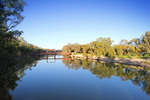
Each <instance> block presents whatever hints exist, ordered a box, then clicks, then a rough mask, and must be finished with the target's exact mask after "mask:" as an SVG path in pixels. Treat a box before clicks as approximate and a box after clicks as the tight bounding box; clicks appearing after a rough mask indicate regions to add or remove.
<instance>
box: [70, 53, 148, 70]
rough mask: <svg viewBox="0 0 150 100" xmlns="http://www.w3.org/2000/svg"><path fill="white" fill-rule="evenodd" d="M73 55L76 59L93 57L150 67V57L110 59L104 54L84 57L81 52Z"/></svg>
mask: <svg viewBox="0 0 150 100" xmlns="http://www.w3.org/2000/svg"><path fill="white" fill-rule="evenodd" d="M71 56H72V57H74V58H75V59H91V60H100V61H105V62H111V63H119V64H126V65H135V66H144V67H150V59H137V58H119V57H116V58H114V59H110V58H109V57H104V56H101V57H100V58H98V57H96V56H88V57H84V56H83V55H81V54H80V55H79V54H75V55H71Z"/></svg>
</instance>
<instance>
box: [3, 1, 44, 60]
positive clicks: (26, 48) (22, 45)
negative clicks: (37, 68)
mask: <svg viewBox="0 0 150 100" xmlns="http://www.w3.org/2000/svg"><path fill="white" fill-rule="evenodd" d="M25 6H26V2H25V1H23V0H0V61H3V60H4V59H8V60H11V59H13V58H15V57H16V56H31V55H33V54H34V53H37V52H39V51H41V50H43V49H42V48H39V47H37V46H35V45H33V44H29V43H27V42H26V41H25V40H24V38H23V37H21V34H22V33H23V32H22V31H19V30H14V28H15V27H16V26H17V25H18V24H20V23H21V22H22V20H23V19H24V16H23V15H21V13H22V12H23V11H24V7H25Z"/></svg>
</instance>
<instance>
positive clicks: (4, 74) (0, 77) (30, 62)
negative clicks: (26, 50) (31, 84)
mask: <svg viewBox="0 0 150 100" xmlns="http://www.w3.org/2000/svg"><path fill="white" fill-rule="evenodd" d="M38 59H40V56H32V57H27V56H26V57H25V56H24V57H23V56H21V57H17V58H14V59H12V60H11V61H8V60H6V59H3V60H1V61H0V100H11V99H12V97H11V95H10V94H9V90H10V89H11V90H14V89H15V88H16V87H17V86H18V84H17V81H21V80H20V79H21V78H23V76H24V75H25V74H24V71H25V70H28V69H29V70H31V69H32V67H34V66H36V64H37V62H38Z"/></svg>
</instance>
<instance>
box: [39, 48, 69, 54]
mask: <svg viewBox="0 0 150 100" xmlns="http://www.w3.org/2000/svg"><path fill="white" fill-rule="evenodd" d="M49 51H50V52H49ZM40 54H41V55H42V54H45V55H49V54H50V55H58V54H60V55H71V54H72V53H68V52H57V51H56V50H55V49H47V50H46V52H41V53H40Z"/></svg>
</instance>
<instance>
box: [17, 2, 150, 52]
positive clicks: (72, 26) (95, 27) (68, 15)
mask: <svg viewBox="0 0 150 100" xmlns="http://www.w3.org/2000/svg"><path fill="white" fill-rule="evenodd" d="M25 1H26V2H27V6H26V7H25V9H24V12H23V13H22V14H23V15H24V16H25V19H24V20H23V22H22V23H21V24H19V25H18V26H17V27H16V28H17V29H18V30H22V31H24V33H23V34H22V37H24V38H25V40H26V41H27V42H28V43H31V44H34V45H37V46H39V47H43V48H50V49H52V48H54V49H61V48H62V47H63V46H64V45H66V44H68V43H79V44H87V43H90V42H92V41H94V40H96V39H97V38H99V37H110V38H111V39H112V40H114V44H118V43H119V42H120V40H121V39H127V40H131V39H133V38H139V37H141V36H142V34H144V33H145V32H146V31H150V7H149V5H150V0H25Z"/></svg>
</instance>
